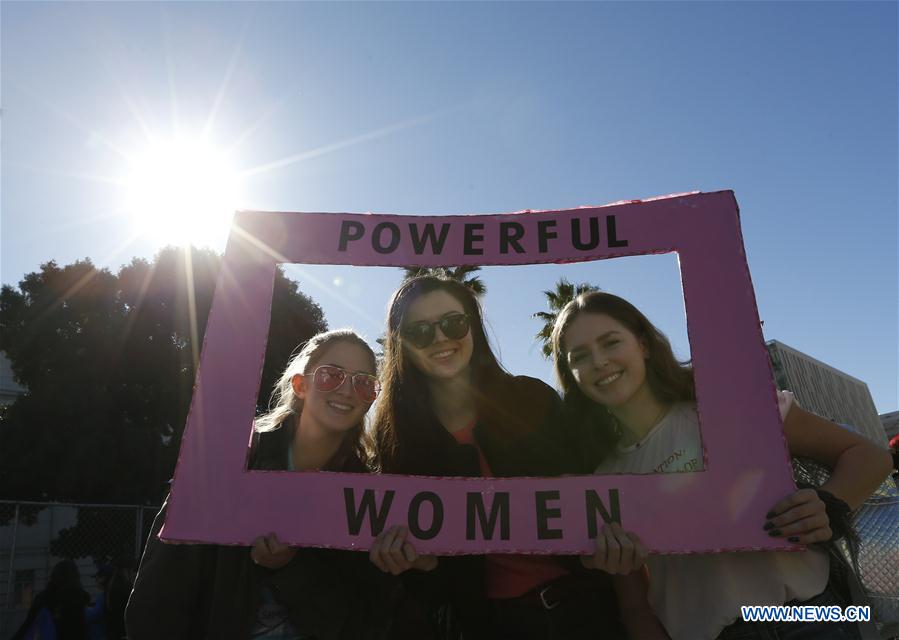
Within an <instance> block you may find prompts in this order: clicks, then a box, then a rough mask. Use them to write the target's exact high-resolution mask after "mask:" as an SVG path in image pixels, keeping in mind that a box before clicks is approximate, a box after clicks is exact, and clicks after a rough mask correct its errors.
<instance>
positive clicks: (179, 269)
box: [0, 247, 326, 503]
mask: <svg viewBox="0 0 899 640" xmlns="http://www.w3.org/2000/svg"><path fill="white" fill-rule="evenodd" d="M220 265H221V259H220V257H219V256H218V255H216V254H215V253H213V252H211V251H208V250H197V249H191V250H189V251H186V250H182V249H177V248H173V247H170V248H166V249H163V250H162V251H161V252H160V253H159V254H158V255H157V256H156V257H155V259H154V260H153V261H147V260H142V259H135V260H133V261H132V262H131V263H130V264H128V265H126V266H125V267H123V268H122V269H121V270H120V271H119V272H118V274H113V273H111V272H110V271H108V270H106V269H98V268H96V267H95V266H94V265H93V264H92V263H91V262H90V260H80V261H77V262H75V263H73V264H70V265H67V266H65V267H59V266H58V265H57V264H56V263H55V262H52V261H51V262H48V263H46V264H44V265H42V266H41V269H40V270H39V271H36V272H34V273H30V274H28V275H27V276H25V278H23V279H22V281H21V282H20V283H19V286H18V288H14V287H10V286H4V287H3V289H2V292H0V349H2V350H3V351H5V352H6V354H7V356H8V357H9V359H10V361H11V363H12V369H13V373H14V374H15V376H16V378H17V379H18V381H19V382H21V383H22V384H23V385H25V386H26V387H27V389H28V391H27V392H26V393H25V395H23V396H21V397H20V398H19V399H18V400H16V402H15V403H13V404H12V405H11V406H10V407H8V408H7V410H6V411H4V412H3V413H2V414H0V498H4V499H20V500H63V501H82V502H106V503H145V502H151V503H158V502H159V501H160V499H161V498H162V496H163V495H164V491H165V489H166V481H167V480H168V479H169V478H170V477H171V474H172V471H173V470H174V464H175V461H176V459H177V454H178V447H179V444H180V441H181V433H182V430H183V428H184V423H185V420H186V416H187V410H188V407H189V404H190V398H191V392H192V388H193V384H194V378H195V376H196V370H197V364H198V357H199V351H200V348H201V345H202V341H203V334H204V332H205V329H206V321H207V317H208V315H209V308H210V306H211V304H212V296H213V292H214V288H215V283H216V281H217V279H218V274H219V269H220ZM325 327H326V324H325V321H324V318H323V315H322V311H321V309H320V308H319V307H318V305H317V304H315V303H314V302H313V301H312V300H310V299H309V298H308V297H306V296H305V295H303V294H302V293H300V292H299V291H298V290H297V285H296V284H295V283H293V282H291V281H290V280H288V279H287V278H286V277H285V276H284V274H283V273H281V272H279V273H278V274H277V277H276V280H275V286H274V297H273V301H272V316H271V323H270V332H269V340H268V346H267V350H266V358H265V366H264V369H263V374H262V383H261V385H260V391H259V404H263V403H264V402H265V401H266V400H267V398H268V396H269V394H270V393H271V387H272V385H273V383H274V380H275V379H276V378H277V376H278V375H279V374H280V371H281V370H283V368H284V366H285V364H286V362H287V359H288V357H289V356H290V354H291V352H292V351H293V350H294V349H295V348H296V347H297V345H298V344H299V343H301V342H302V341H304V340H306V339H308V338H309V337H310V336H311V335H313V334H314V333H317V332H318V331H321V330H323V329H325Z"/></svg>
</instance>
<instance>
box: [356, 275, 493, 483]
mask: <svg viewBox="0 0 899 640" xmlns="http://www.w3.org/2000/svg"><path fill="white" fill-rule="evenodd" d="M434 291H445V292H446V293H448V294H450V295H451V296H453V298H455V299H456V300H457V301H458V302H459V304H461V305H462V308H463V310H464V311H465V313H466V314H468V317H469V318H470V320H471V335H472V341H473V349H472V355H471V364H470V368H471V384H472V390H473V392H474V394H475V400H476V402H477V403H478V404H481V403H483V402H484V401H485V397H484V394H483V393H481V391H483V389H485V388H488V387H490V386H492V383H493V382H495V381H496V380H498V379H501V378H504V377H509V374H508V373H506V372H505V371H504V370H503V368H502V367H501V366H500V364H499V362H498V361H497V359H496V356H494V355H493V351H492V350H491V349H490V344H489V342H488V340H487V334H486V332H485V331H484V320H483V313H482V312H481V305H480V303H479V302H478V299H477V298H476V297H475V295H474V293H473V292H472V291H471V289H469V288H468V287H467V286H465V285H464V284H462V283H461V282H458V281H456V280H452V279H449V278H443V277H438V276H419V277H416V278H411V279H409V280H407V281H406V282H404V283H403V284H402V285H400V287H399V289H397V290H396V291H395V292H394V294H393V297H392V298H391V299H390V306H389V308H388V311H387V335H386V341H385V345H384V360H383V363H382V370H381V375H382V378H381V397H380V400H379V401H378V405H377V408H376V410H375V418H374V421H373V424H374V441H375V452H374V453H375V455H374V457H375V459H376V466H377V467H378V468H379V470H380V471H382V472H386V473H404V474H421V475H446V474H448V473H451V462H450V460H449V457H448V456H449V451H450V449H451V448H452V445H454V444H455V440H454V439H453V438H452V436H451V435H450V434H449V433H447V431H446V429H445V428H444V427H443V425H441V424H440V421H439V420H438V419H437V416H436V414H435V413H434V409H433V407H432V403H431V392H430V388H429V387H428V384H427V380H426V378H425V375H424V374H423V373H422V372H421V371H419V370H418V368H417V367H416V366H415V365H414V364H413V363H412V361H411V359H410V358H409V357H408V354H407V353H406V352H405V348H404V345H403V340H402V337H401V336H400V328H401V327H402V326H403V322H404V321H405V318H406V314H407V312H408V310H409V307H410V306H411V304H412V303H413V302H415V300H417V299H418V298H420V297H421V296H423V295H425V294H428V293H431V292H434Z"/></svg>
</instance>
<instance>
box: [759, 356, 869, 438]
mask: <svg viewBox="0 0 899 640" xmlns="http://www.w3.org/2000/svg"><path fill="white" fill-rule="evenodd" d="M766 345H767V347H768V355H769V357H770V358H771V366H772V367H773V369H774V380H775V383H776V384H777V388H778V389H789V390H790V391H792V392H793V393H794V394H796V399H797V400H798V401H799V404H800V405H801V406H802V407H803V408H805V409H808V410H809V411H811V412H812V413H816V414H818V415H819V416H822V417H824V418H827V419H828V420H832V421H833V422H836V423H838V424H847V425H850V426H852V427H855V428H856V429H858V430H859V431H860V432H861V433H862V434H864V435H866V436H867V437H868V438H870V439H871V440H873V441H874V442H876V443H877V444H879V445H882V446H884V447H886V446H887V437H886V433H885V432H884V429H883V425H882V424H881V421H880V417H879V416H878V415H877V408H876V407H875V406H874V399H873V398H872V397H871V391H870V390H869V389H868V385H867V384H865V383H864V382H863V381H861V380H859V379H858V378H855V377H853V376H850V375H849V374H848V373H844V372H842V371H840V370H839V369H836V368H834V367H832V366H830V365H829V364H825V363H824V362H821V361H820V360H816V359H815V358H813V357H811V356H809V355H806V354H804V353H802V352H801V351H797V350H796V349H794V348H792V347H789V346H787V345H785V344H784V343H783V342H779V341H777V340H770V341H768V342H767V343H766Z"/></svg>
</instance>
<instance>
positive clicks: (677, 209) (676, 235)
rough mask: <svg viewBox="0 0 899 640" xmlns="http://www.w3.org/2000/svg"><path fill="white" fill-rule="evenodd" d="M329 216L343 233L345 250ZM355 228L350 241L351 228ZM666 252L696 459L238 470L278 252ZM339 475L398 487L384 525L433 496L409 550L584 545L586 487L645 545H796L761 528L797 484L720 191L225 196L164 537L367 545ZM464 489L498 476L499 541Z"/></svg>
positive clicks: (471, 259)
mask: <svg viewBox="0 0 899 640" xmlns="http://www.w3.org/2000/svg"><path fill="white" fill-rule="evenodd" d="M609 216H614V220H615V237H616V238H617V239H618V240H619V242H624V241H626V243H627V245H626V246H613V247H610V246H608V245H609V237H608V235H607V222H606V219H607V217H609ZM591 218H597V223H598V225H599V229H600V236H601V242H600V243H599V245H598V246H596V247H595V248H593V249H586V250H585V249H578V248H577V247H576V246H574V244H573V242H572V224H579V225H582V226H581V228H582V229H583V230H584V233H583V234H582V236H581V238H582V240H585V239H586V237H587V234H586V230H587V229H588V225H589V224H590V219H591ZM428 223H432V224H434V225H436V226H435V231H439V230H440V229H441V228H442V226H443V225H446V236H445V242H444V245H443V247H442V252H440V253H435V251H434V250H433V245H429V246H427V247H424V248H422V247H421V246H419V247H418V251H416V247H415V246H414V238H413V235H412V231H411V229H410V225H418V227H417V228H416V229H417V232H418V234H419V239H420V234H421V232H422V230H423V225H425V224H428ZM510 223H514V224H517V225H520V227H521V229H522V230H523V233H522V235H521V238H520V246H521V248H522V249H523V251H524V252H522V253H519V252H517V251H516V250H515V247H514V246H513V244H511V243H506V247H505V248H506V249H507V251H506V252H505V253H501V252H500V249H501V234H503V233H505V234H506V237H508V236H509V234H510V233H512V232H510V229H513V227H514V225H512V226H510ZM379 225H380V226H379ZM390 225H395V226H396V228H397V229H398V230H399V234H398V241H397V244H396V247H395V249H393V250H392V251H390V252H378V251H376V250H375V248H374V246H373V243H372V240H371V238H372V236H373V234H374V233H375V231H376V230H380V235H379V236H378V239H379V240H380V243H381V244H380V247H381V249H382V250H384V249H386V248H391V247H390V246H389V245H390V244H391V243H392V239H393V227H391V226H390ZM466 225H468V227H467V229H466ZM473 225H482V226H480V227H478V226H473ZM341 229H344V231H346V230H347V229H349V230H351V231H352V233H350V234H349V235H348V236H347V237H345V240H346V242H345V250H343V251H341V250H340V240H341ZM541 229H542V230H543V237H544V239H545V246H543V247H541V246H540V235H541ZM513 231H514V232H517V231H518V229H517V227H515V228H514V229H513ZM360 232H361V233H362V237H361V238H360V239H350V238H355V237H356V236H357V235H359V233H360ZM466 233H467V234H468V240H469V244H470V245H471V246H470V248H471V249H474V250H477V249H479V248H480V249H482V251H483V254H472V255H464V254H463V247H464V245H465V242H466ZM553 233H554V234H555V237H551V236H552V234H553ZM512 235H515V233H512ZM477 238H482V239H481V240H478V239H477ZM670 251H677V252H678V253H679V256H680V266H681V274H682V278H683V288H684V296H685V303H686V312H687V320H688V332H689V337H690V344H691V352H692V356H693V362H694V365H695V369H696V383H697V395H698V404H699V412H700V419H701V430H702V435H703V444H704V447H705V451H706V458H707V459H706V470H705V471H702V472H696V473H688V474H651V475H615V476H583V477H568V478H561V479H560V478H544V479H534V478H512V479H459V478H456V479H446V478H424V477H401V476H389V475H383V476H376V475H353V474H336V473H288V472H270V471H269V472H265V471H246V470H245V464H246V457H247V443H248V440H249V437H250V432H251V425H252V421H253V415H254V402H255V398H256V394H257V389H258V385H259V379H260V375H261V369H262V361H263V356H264V353H265V344H266V338H267V331H268V324H269V313H270V309H271V301H272V286H273V282H274V273H275V268H276V265H277V264H278V263H279V262H296V263H308V264H312V263H318V264H353V265H383V266H405V265H415V264H417V265H428V266H434V265H454V266H455V265H465V264H474V265H522V264H532V263H541V262H556V263H565V262H578V261H589V260H596V259H605V258H615V257H621V256H626V255H638V254H649V253H664V252H670ZM522 348H524V347H522ZM347 489H352V490H353V491H354V492H355V500H356V504H358V503H359V500H360V498H361V495H362V492H363V491H364V490H366V489H370V490H372V491H373V492H374V496H375V498H376V502H377V503H378V504H380V503H381V500H382V499H383V498H384V496H385V495H387V492H390V491H392V492H394V494H393V501H392V504H391V509H390V511H389V514H388V516H387V518H386V524H387V525H388V526H389V525H391V524H396V523H407V522H408V520H407V519H408V517H409V505H410V501H412V500H413V497H414V496H416V494H419V495H420V494H421V492H433V493H434V494H436V495H437V496H439V501H440V503H441V504H442V508H443V514H444V517H443V525H442V527H441V528H440V530H439V533H437V534H436V535H435V536H434V537H432V538H429V539H426V540H424V539H419V540H417V541H416V542H415V545H416V548H417V549H418V550H419V551H422V552H433V553H443V554H453V553H484V552H487V551H489V552H534V553H577V552H586V551H588V550H590V549H592V543H591V542H590V540H589V536H588V527H587V519H588V518H587V509H586V499H585V491H588V490H593V491H595V492H596V493H597V494H598V495H599V497H600V498H601V499H602V501H603V503H605V504H606V505H608V503H609V491H610V490H612V489H615V490H617V492H618V501H619V505H620V514H621V521H622V524H623V525H624V526H625V527H626V528H627V529H630V530H633V531H635V532H637V533H638V534H639V535H640V536H641V537H642V538H643V540H644V541H645V542H646V544H647V546H648V547H649V548H650V549H652V550H653V551H656V552H663V553H678V552H680V553H683V552H700V551H720V550H737V549H793V548H796V547H795V546H793V545H790V544H789V543H786V542H785V541H783V540H779V539H774V538H771V537H769V536H768V535H766V533H765V532H764V531H763V530H762V527H761V525H762V523H763V522H764V515H765V513H766V512H767V511H768V509H769V508H770V507H771V506H772V505H773V504H775V502H777V501H778V500H779V499H781V498H782V497H783V496H785V495H786V494H788V493H789V492H791V491H792V490H793V489H794V485H793V480H792V476H791V473H790V469H789V466H788V462H787V452H786V447H785V442H784V438H783V434H782V428H781V423H780V418H779V414H778V410H777V405H776V400H775V389H774V383H773V380H772V377H771V371H770V367H769V364H768V360H767V354H766V352H765V347H764V342H763V338H762V334H761V329H760V324H759V318H758V312H757V310H756V305H755V296H754V293H753V289H752V282H751V280H750V276H749V270H748V266H747V263H746V255H745V252H744V249H743V242H742V235H741V232H740V223H739V213H738V209H737V204H736V201H735V199H734V196H733V194H732V193H731V192H729V191H724V192H717V193H708V194H703V193H696V194H687V195H678V196H670V197H665V198H659V199H653V200H649V201H633V202H627V203H620V204H615V205H607V206H605V207H589V208H580V209H571V210H564V211H541V212H523V213H513V214H503V215H479V216H424V217H418V216H415V217H412V216H391V215H372V214H333V213H281V212H278V213H272V212H249V211H247V212H239V213H238V214H237V216H236V218H235V228H234V230H233V231H232V234H231V238H230V240H229V243H228V248H227V250H226V253H225V260H224V268H223V270H222V275H221V278H220V280H219V283H218V287H217V290H216V294H215V300H214V303H213V307H212V311H211V313H210V317H209V323H208V326H207V329H206V337H205V344H204V347H203V355H202V359H201V363H200V370H199V374H198V377H197V383H196V387H195V389H194V396H193V401H192V405H191V410H190V414H189V416H188V421H187V426H186V428H185V432H184V438H183V441H182V444H181V453H180V457H179V461H178V466H177V469H176V472H175V479H174V483H173V486H172V496H171V501H170V505H169V511H168V518H167V522H166V524H165V527H164V529H163V531H162V534H161V537H162V538H163V539H164V540H167V541H182V542H186V541H192V542H199V541H202V542H212V543H219V544H250V543H251V542H252V540H253V539H254V538H255V537H256V536H258V535H260V534H262V533H266V532H270V531H274V532H276V533H277V535H278V537H279V538H280V539H281V540H282V541H286V542H289V543H291V544H296V545H305V546H321V547H333V548H342V549H367V548H368V547H369V545H370V544H371V541H372V539H373V535H372V532H371V530H370V528H369V521H368V520H366V521H365V523H364V525H363V526H362V528H361V530H360V531H359V532H358V533H357V534H353V533H352V532H351V531H350V530H349V527H348V518H347V509H346V501H345V491H346V490H347ZM544 491H558V492H559V493H558V496H559V497H558V499H557V500H556V499H550V500H549V501H548V502H547V505H546V506H547V507H548V508H550V509H558V513H557V514H556V513H553V514H551V515H552V516H557V517H552V518H550V519H549V520H547V521H546V522H545V527H548V528H551V529H553V530H559V531H561V532H562V533H561V537H557V538H553V539H539V537H538V524H539V523H538V517H537V513H536V508H535V505H536V497H535V496H536V492H544ZM472 492H474V493H482V494H483V496H484V501H485V502H486V504H487V507H488V508H489V506H490V504H491V502H492V499H493V496H494V495H495V493H496V492H509V507H510V509H509V513H510V519H511V535H510V536H509V539H507V540H501V539H499V529H497V531H496V535H495V536H494V538H493V539H491V540H484V539H483V538H482V537H481V530H480V528H478V534H479V535H478V536H477V539H475V540H468V539H466V496H467V494H468V493H472ZM418 515H419V516H420V526H421V527H422V528H423V529H428V528H429V527H430V525H431V522H432V509H431V506H430V503H425V506H424V507H422V508H421V510H420V512H419V514H418Z"/></svg>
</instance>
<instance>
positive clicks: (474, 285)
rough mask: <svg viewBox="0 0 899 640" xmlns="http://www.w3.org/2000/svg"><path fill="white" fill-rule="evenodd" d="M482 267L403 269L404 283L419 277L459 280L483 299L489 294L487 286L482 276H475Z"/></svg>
mask: <svg viewBox="0 0 899 640" xmlns="http://www.w3.org/2000/svg"><path fill="white" fill-rule="evenodd" d="M480 270H481V268H480V267H475V266H467V267H403V271H404V275H403V281H404V282H405V281H406V280H410V279H411V278H415V277H417V276H438V277H442V278H450V279H451V280H458V281H459V282H461V283H462V284H464V285H465V286H466V287H468V288H469V289H471V290H472V292H473V293H474V294H475V295H476V296H477V297H479V298H480V297H481V296H483V295H484V294H485V293H487V285H485V284H484V281H483V280H481V278H480V276H478V275H475V274H476V273H477V272H478V271H480Z"/></svg>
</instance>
